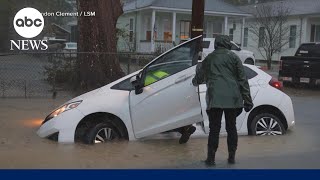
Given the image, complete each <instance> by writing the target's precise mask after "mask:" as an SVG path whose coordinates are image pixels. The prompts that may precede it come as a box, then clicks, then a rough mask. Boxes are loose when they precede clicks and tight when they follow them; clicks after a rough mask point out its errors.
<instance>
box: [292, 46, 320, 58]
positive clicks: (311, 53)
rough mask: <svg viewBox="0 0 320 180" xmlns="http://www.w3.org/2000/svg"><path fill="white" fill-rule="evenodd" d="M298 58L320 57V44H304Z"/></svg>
mask: <svg viewBox="0 0 320 180" xmlns="http://www.w3.org/2000/svg"><path fill="white" fill-rule="evenodd" d="M296 56H302V57H320V44H314V43H312V44H302V45H301V46H300V47H299V49H298V51H297V53H296Z"/></svg>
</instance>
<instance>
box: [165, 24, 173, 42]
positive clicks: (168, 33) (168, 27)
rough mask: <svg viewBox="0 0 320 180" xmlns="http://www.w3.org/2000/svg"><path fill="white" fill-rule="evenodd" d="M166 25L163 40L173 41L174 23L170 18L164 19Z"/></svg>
mask: <svg viewBox="0 0 320 180" xmlns="http://www.w3.org/2000/svg"><path fill="white" fill-rule="evenodd" d="M163 25H164V32H163V40H164V41H166V42H168V41H172V32H171V31H172V23H171V22H170V21H169V19H164V20H163Z"/></svg>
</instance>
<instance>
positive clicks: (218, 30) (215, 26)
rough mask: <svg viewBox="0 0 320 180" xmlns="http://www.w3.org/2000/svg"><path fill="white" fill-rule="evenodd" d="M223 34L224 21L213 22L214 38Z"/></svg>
mask: <svg viewBox="0 0 320 180" xmlns="http://www.w3.org/2000/svg"><path fill="white" fill-rule="evenodd" d="M221 34H222V23H221V22H218V21H214V22H213V38H216V37H217V36H218V35H221Z"/></svg>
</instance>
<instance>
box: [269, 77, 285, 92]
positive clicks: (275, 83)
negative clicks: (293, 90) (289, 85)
mask: <svg viewBox="0 0 320 180" xmlns="http://www.w3.org/2000/svg"><path fill="white" fill-rule="evenodd" d="M269 84H270V86H272V87H274V88H276V89H279V90H280V91H282V90H283V85H282V83H281V82H280V81H278V80H277V79H275V78H272V79H271V80H270V82H269Z"/></svg>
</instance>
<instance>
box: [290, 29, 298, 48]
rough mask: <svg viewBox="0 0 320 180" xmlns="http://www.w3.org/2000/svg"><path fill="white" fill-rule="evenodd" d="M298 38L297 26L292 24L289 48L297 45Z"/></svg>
mask: <svg viewBox="0 0 320 180" xmlns="http://www.w3.org/2000/svg"><path fill="white" fill-rule="evenodd" d="M296 39H297V26H296V25H293V26H290V37H289V48H295V47H296Z"/></svg>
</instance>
